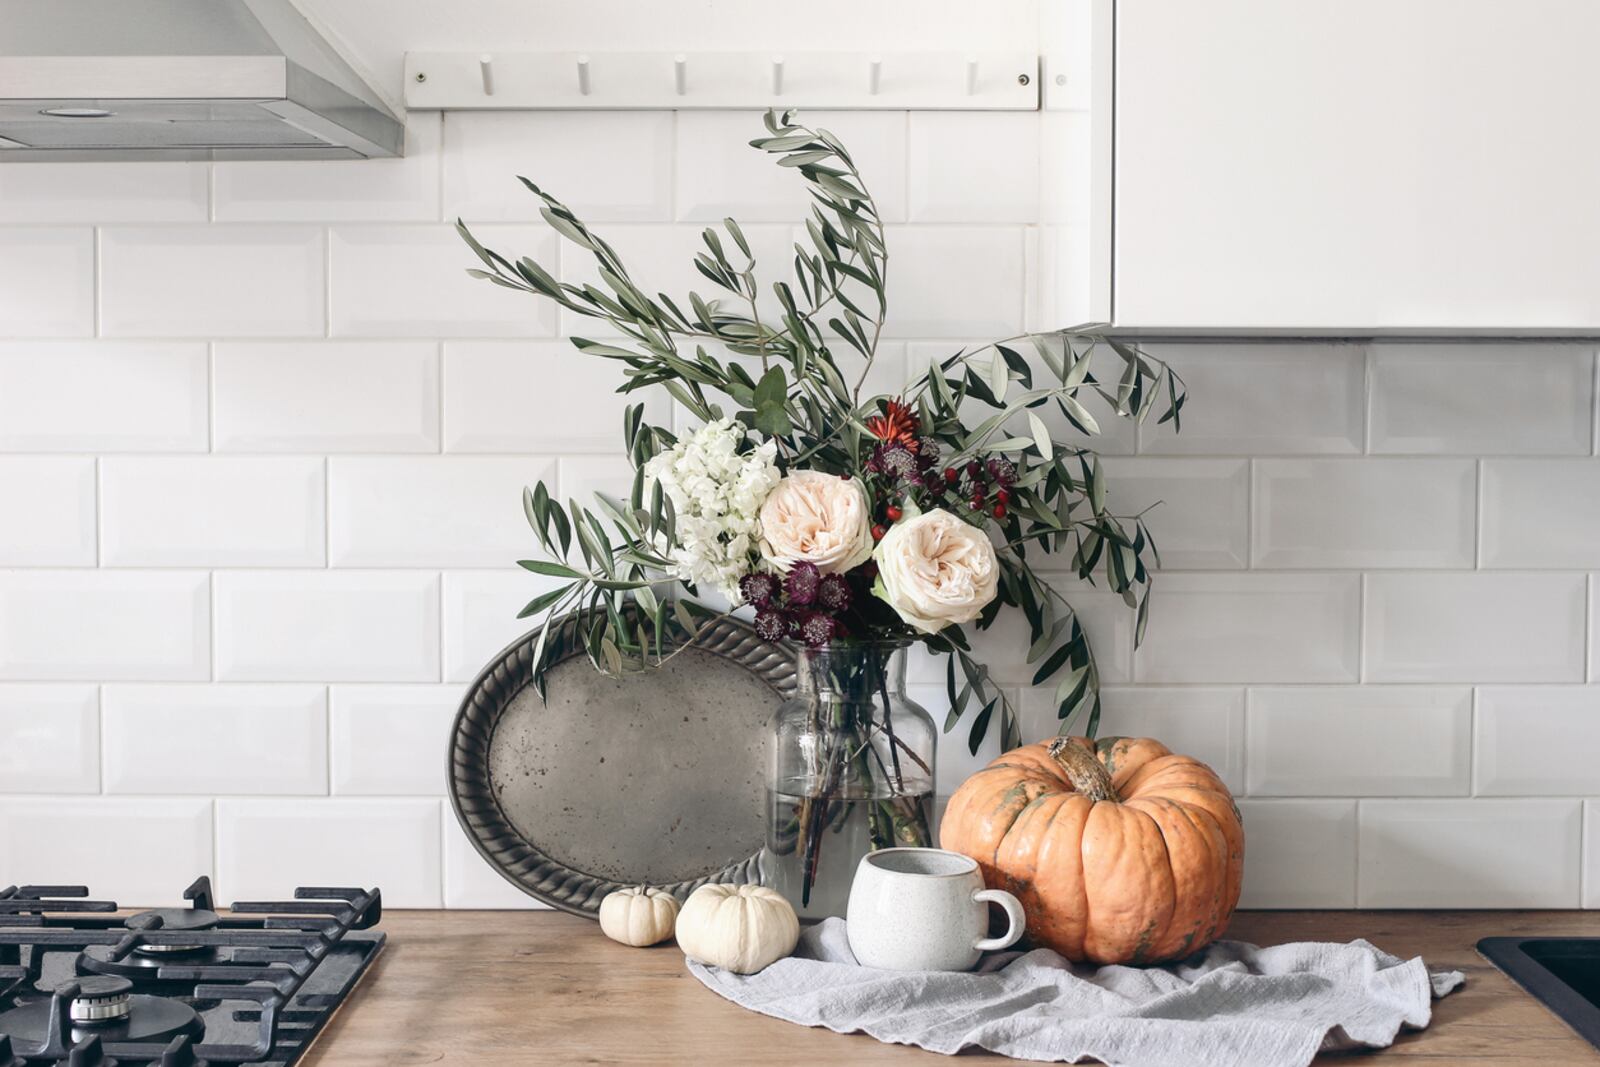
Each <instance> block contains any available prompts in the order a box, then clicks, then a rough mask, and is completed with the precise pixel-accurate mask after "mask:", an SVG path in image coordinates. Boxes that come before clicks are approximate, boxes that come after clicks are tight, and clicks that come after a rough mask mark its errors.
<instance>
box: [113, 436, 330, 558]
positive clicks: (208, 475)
mask: <svg viewBox="0 0 1600 1067" xmlns="http://www.w3.org/2000/svg"><path fill="white" fill-rule="evenodd" d="M323 463H324V461H323V460H322V458H321V457H319V456H283V457H277V456H273V457H267V456H241V457H230V458H223V457H220V456H114V457H109V458H106V459H102V460H101V461H100V498H101V508H102V514H101V529H102V538H101V541H102V543H101V562H102V563H104V564H106V565H108V566H136V567H137V566H156V567H180V566H191V567H192V566H203V567H297V566H302V567H303V566H321V565H322V563H323V549H324V545H323V541H324V534H323V528H324V522H323V515H322V501H323V484H322V478H323Z"/></svg>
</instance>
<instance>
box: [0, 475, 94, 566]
mask: <svg viewBox="0 0 1600 1067" xmlns="http://www.w3.org/2000/svg"><path fill="white" fill-rule="evenodd" d="M0 501H5V502H6V505H5V506H4V507H0V566H8V567H74V566H91V567H92V566H94V561H95V503H94V459H93V457H90V456H6V455H0Z"/></svg>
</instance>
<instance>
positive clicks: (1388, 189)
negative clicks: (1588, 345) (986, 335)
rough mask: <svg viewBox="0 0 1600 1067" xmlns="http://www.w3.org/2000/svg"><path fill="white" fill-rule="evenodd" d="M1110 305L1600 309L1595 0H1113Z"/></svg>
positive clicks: (1529, 315)
mask: <svg viewBox="0 0 1600 1067" xmlns="http://www.w3.org/2000/svg"><path fill="white" fill-rule="evenodd" d="M1115 47H1116V99H1115V119H1114V124H1115V125H1114V135H1115V179H1114V185H1115V207H1114V212H1115V214H1114V221H1115V226H1114V236H1113V260H1114V262H1113V296H1112V299H1113V315H1114V319H1115V321H1116V322H1117V323H1118V324H1119V325H1127V326H1132V327H1154V328H1168V329H1172V328H1184V327H1193V328H1200V329H1223V330H1227V329H1259V330H1265V331H1293V330H1297V329H1299V330H1332V331H1338V330H1354V331H1367V330H1405V329H1417V330H1424V331H1427V330H1445V331H1448V330H1482V331H1495V330H1503V331H1541V330H1543V331H1553V330H1576V329H1594V328H1597V327H1600V71H1597V66H1596V60H1597V57H1600V2H1596V0H1116V45H1115Z"/></svg>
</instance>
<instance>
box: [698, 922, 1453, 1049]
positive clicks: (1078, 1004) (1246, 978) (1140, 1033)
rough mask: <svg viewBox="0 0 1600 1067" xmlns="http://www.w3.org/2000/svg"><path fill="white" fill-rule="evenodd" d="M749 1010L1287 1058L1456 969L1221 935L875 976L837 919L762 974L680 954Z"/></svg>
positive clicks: (1368, 1037)
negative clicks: (1123, 959) (1151, 962)
mask: <svg viewBox="0 0 1600 1067" xmlns="http://www.w3.org/2000/svg"><path fill="white" fill-rule="evenodd" d="M689 971H690V973H691V974H693V975H694V976H695V977H696V978H698V979H700V981H701V982H703V983H705V984H706V985H707V986H708V987H710V988H711V989H713V990H715V991H716V992H717V993H719V994H721V995H722V996H724V997H726V998H727V999H729V1000H731V1001H733V1002H734V1003H735V1004H740V1005H742V1006H744V1007H746V1008H749V1009H751V1010H752V1011H758V1012H761V1013H762V1014H763V1015H772V1016H775V1017H777V1018H779V1019H787V1020H788V1021H790V1022H795V1023H801V1024H803V1025H805V1026H825V1027H827V1028H828V1029H830V1030H834V1031H837V1032H839V1033H851V1032H853V1031H856V1030H860V1031H864V1032H865V1033H868V1034H870V1035H872V1036H873V1037H875V1038H877V1039H878V1040H879V1041H889V1042H894V1043H896V1044H902V1045H918V1046H920V1047H922V1048H925V1049H929V1050H931V1051H933V1052H942V1053H945V1054H947V1055H953V1054H955V1053H957V1052H960V1051H961V1050H962V1049H967V1048H974V1047H976V1048H983V1049H988V1050H989V1051H991V1052H998V1053H1000V1054H1001V1055H1004V1056H1011V1057H1014V1058H1016V1059H1025V1060H1045V1061H1049V1062H1061V1063H1079V1062H1083V1061H1085V1060H1099V1061H1101V1062H1103V1063H1106V1064H1110V1065H1112V1067H1212V1065H1215V1067H1287V1065H1291V1064H1294V1065H1298V1064H1307V1063H1310V1062H1311V1060H1312V1059H1313V1057H1315V1056H1316V1055H1317V1053H1318V1052H1319V1051H1321V1050H1331V1049H1347V1048H1357V1047H1361V1046H1368V1047H1373V1048H1382V1047H1384V1046H1386V1045H1388V1044H1390V1043H1391V1042H1393V1041H1394V1038H1395V1034H1396V1033H1398V1032H1399V1030H1400V1027H1401V1026H1403V1025H1404V1026H1412V1027H1417V1028H1421V1027H1424V1026H1427V1025H1428V1019H1429V1017H1430V1015H1431V1014H1432V1006H1433V1005H1432V1000H1433V998H1435V997H1442V996H1444V995H1445V994H1446V993H1449V992H1450V991H1451V990H1453V989H1455V988H1456V987H1457V986H1459V985H1460V984H1461V983H1462V981H1463V977H1462V974H1461V972H1460V971H1442V972H1433V973H1430V972H1429V971H1428V969H1427V968H1426V967H1425V966H1424V964H1423V962H1422V959H1421V958H1420V957H1419V958H1416V959H1411V960H1401V959H1399V958H1397V957H1395V956H1391V955H1389V954H1388V953H1387V952H1384V951H1382V950H1380V949H1378V948H1377V947H1376V946H1374V945H1371V944H1369V943H1368V942H1366V941H1353V942H1351V943H1350V944H1348V945H1337V944H1318V943H1312V942H1304V943H1300V944H1292V945H1276V946H1273V947H1271V948H1257V947H1256V946H1254V945H1247V944H1244V943H1243V942H1239V941H1219V942H1216V943H1214V944H1212V945H1211V946H1210V947H1209V948H1206V949H1205V950H1204V951H1202V952H1198V953H1196V954H1194V955H1193V956H1190V957H1189V958H1188V959H1186V960H1183V961H1181V962H1179V963H1174V964H1169V965H1167V966H1165V967H1143V968H1141V967H1095V966H1093V965H1088V964H1073V963H1070V962H1068V961H1067V960H1066V959H1065V958H1063V957H1062V956H1060V955H1058V954H1056V953H1055V952H1052V951H1050V950H1049V949H1035V950H1033V951H1031V952H1004V953H995V954H992V955H990V956H987V957H985V958H984V960H983V962H982V963H981V964H980V965H979V967H978V970H977V971H976V972H973V973H971V974H952V973H947V972H939V971H916V972H902V971H879V970H871V969H869V968H866V967H862V966H861V965H860V964H858V963H856V961H855V957H854V956H853V955H852V954H851V952H850V944H849V942H848V941H847V940H846V938H845V924H844V920H842V919H827V920H825V921H823V922H822V923H819V924H817V925H815V926H812V927H809V928H807V929H806V930H805V931H803V932H802V933H801V935H800V944H799V947H798V948H796V949H795V953H794V955H793V956H791V957H789V958H788V959H784V960H779V961H778V962H777V963H774V964H773V965H772V966H770V967H768V968H767V969H766V970H764V971H762V972H760V973H759V974H752V975H737V974H733V973H731V972H729V971H724V970H722V969H720V968H717V967H708V966H706V965H705V964H702V963H698V962H696V961H694V960H690V961H689Z"/></svg>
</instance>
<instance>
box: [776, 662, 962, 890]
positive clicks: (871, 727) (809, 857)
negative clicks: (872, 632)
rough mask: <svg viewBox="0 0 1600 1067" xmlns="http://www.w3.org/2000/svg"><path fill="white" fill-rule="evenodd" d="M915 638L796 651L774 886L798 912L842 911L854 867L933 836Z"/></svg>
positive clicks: (782, 737) (779, 751) (779, 763)
mask: <svg viewBox="0 0 1600 1067" xmlns="http://www.w3.org/2000/svg"><path fill="white" fill-rule="evenodd" d="M908 646H909V643H908V642H894V643H889V642H849V643H845V642H836V643H834V644H832V645H829V646H827V647H826V648H822V649H805V648H803V649H799V650H797V652H796V657H797V663H796V668H797V670H796V674H797V682H798V688H797V691H796V693H795V695H794V697H793V698H792V699H790V700H788V701H786V702H785V703H784V704H783V705H782V706H781V707H780V708H779V709H778V711H777V713H776V714H775V716H774V718H773V733H774V737H773V742H774V743H773V744H772V745H771V748H770V750H769V751H770V752H771V767H770V772H769V775H768V779H767V840H766V855H765V857H764V860H765V863H764V867H765V871H766V881H767V884H768V885H770V886H771V887H773V888H774V889H777V890H778V891H779V892H781V893H783V895H784V896H785V897H787V898H788V900H789V902H790V903H791V904H793V905H794V908H795V911H796V912H798V913H799V915H800V917H801V918H802V919H813V920H814V919H823V918H827V917H828V916H830V915H839V916H842V915H843V914H844V910H845V903H846V901H847V900H848V899H849V894H850V882H851V879H852V878H853V877H854V876H855V870H856V866H857V864H859V863H860V862H861V857H862V856H864V855H866V854H867V853H868V852H871V851H874V850H876V849H880V848H897V847H908V846H909V847H927V846H931V845H932V844H933V843H934V842H933V833H932V825H933V787H934V782H933V768H934V745H935V741H936V737H937V731H936V730H935V728H934V723H933V719H932V718H931V717H930V716H929V715H928V712H927V711H926V710H925V709H924V708H923V707H922V706H921V705H919V704H917V703H915V702H914V701H912V700H911V699H909V698H908V697H907V696H906V693H905V674H906V662H905V661H906V648H907V647H908Z"/></svg>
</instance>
